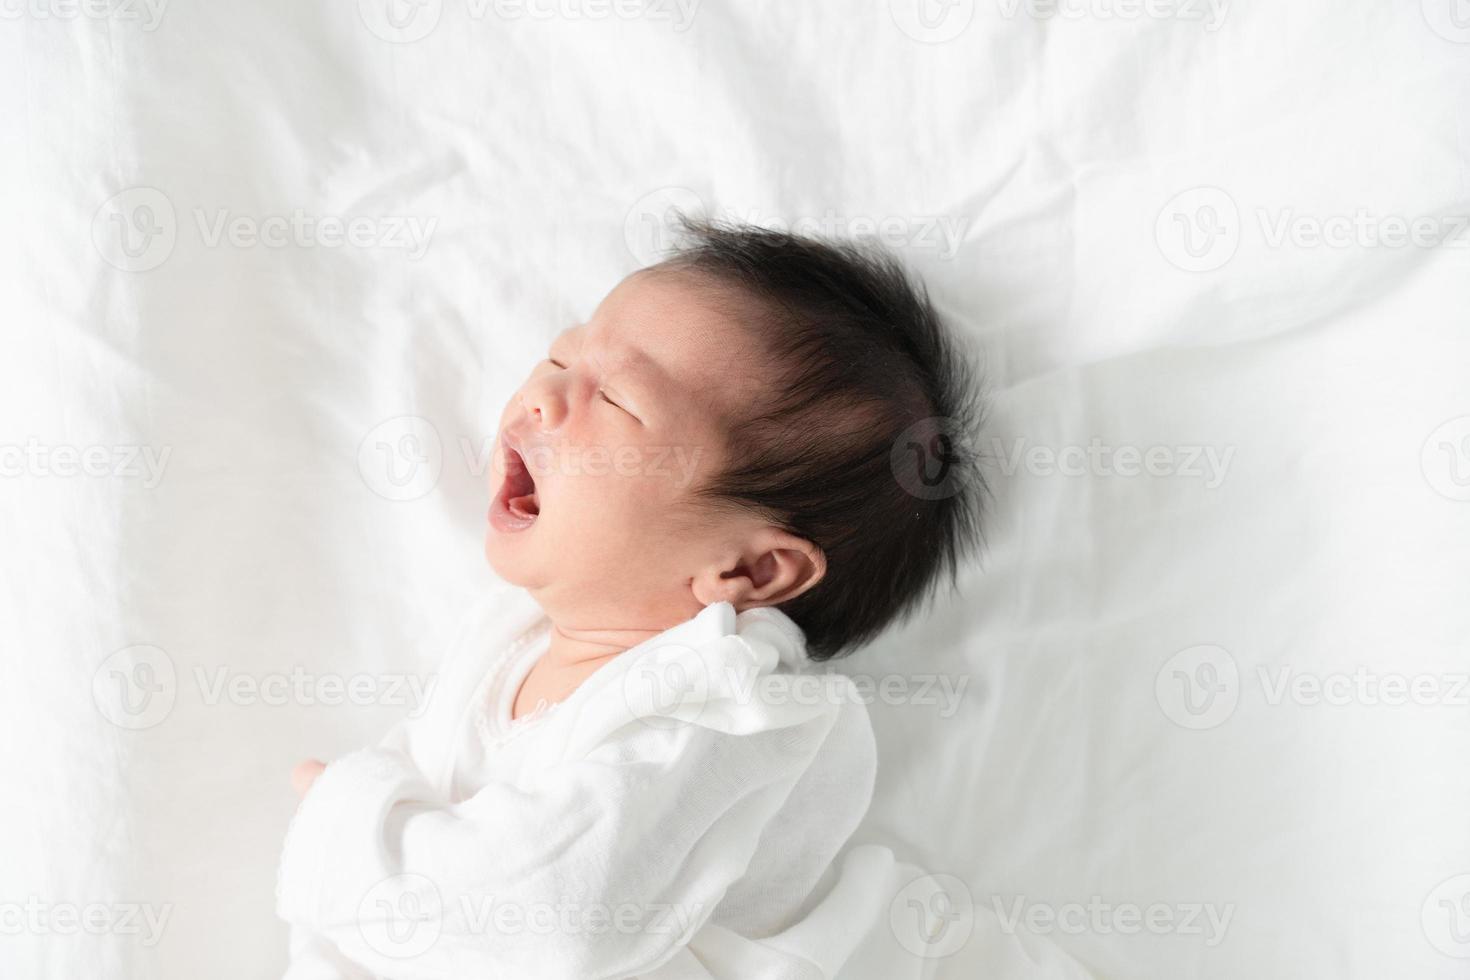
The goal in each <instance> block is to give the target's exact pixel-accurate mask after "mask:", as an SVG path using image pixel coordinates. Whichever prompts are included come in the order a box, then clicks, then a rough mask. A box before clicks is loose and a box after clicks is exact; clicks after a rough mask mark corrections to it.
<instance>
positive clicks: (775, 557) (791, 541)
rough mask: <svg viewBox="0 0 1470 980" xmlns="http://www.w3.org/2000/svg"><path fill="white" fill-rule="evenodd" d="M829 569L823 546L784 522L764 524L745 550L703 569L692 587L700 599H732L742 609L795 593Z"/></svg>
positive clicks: (792, 596)
mask: <svg viewBox="0 0 1470 980" xmlns="http://www.w3.org/2000/svg"><path fill="white" fill-rule="evenodd" d="M826 574H827V557H826V555H824V554H822V549H821V548H818V547H817V546H816V545H814V544H812V543H811V542H810V541H808V540H806V539H805V538H801V537H797V536H796V535H794V534H790V533H788V532H786V531H783V530H781V529H780V528H777V527H764V528H761V529H760V530H759V531H757V532H756V534H755V535H754V536H753V537H752V539H751V541H750V542H749V543H748V545H747V547H746V548H745V550H744V551H743V552H742V553H740V554H739V555H736V556H733V557H732V558H730V559H729V560H727V561H726V562H724V563H721V564H714V565H711V566H709V567H708V568H705V569H703V570H701V571H700V573H699V574H698V575H696V576H694V579H693V582H692V583H691V587H692V588H693V590H694V597H695V598H696V599H697V600H699V602H700V603H701V604H702V605H706V606H707V605H709V604H710V603H712V602H728V603H730V604H731V605H733V606H734V607H735V610H736V611H737V612H741V611H744V610H746V609H753V608H755V607H757V606H779V605H780V604H781V603H783V602H787V601H789V600H791V599H795V598H796V597H797V596H799V595H801V594H802V593H803V592H805V591H807V590H808V589H810V588H812V587H813V586H815V585H816V584H817V583H818V582H820V581H821V580H822V577H823V576H824V575H826Z"/></svg>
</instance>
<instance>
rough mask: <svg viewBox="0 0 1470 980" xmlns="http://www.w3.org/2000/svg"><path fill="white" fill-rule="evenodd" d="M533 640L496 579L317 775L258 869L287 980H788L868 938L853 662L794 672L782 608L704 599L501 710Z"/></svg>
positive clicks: (883, 894)
mask: <svg viewBox="0 0 1470 980" xmlns="http://www.w3.org/2000/svg"><path fill="white" fill-rule="evenodd" d="M548 636H549V623H548V622H547V621H546V619H545V618H544V617H543V616H542V615H541V613H540V610H539V609H538V608H536V607H535V604H534V603H533V602H532V601H531V600H530V599H529V597H528V596H526V595H525V594H524V593H522V592H521V591H520V590H506V591H502V592H500V593H497V594H496V596H495V597H493V598H491V599H489V600H487V601H486V602H484V603H483V604H482V605H481V606H480V608H479V609H478V610H477V612H476V613H475V614H474V615H473V616H471V617H470V619H469V621H468V623H467V625H466V627H465V628H464V629H462V630H461V632H460V635H459V637H458V638H457V639H456V641H455V643H454V646H453V648H452V650H451V653H450V656H449V657H448V659H447V660H446V662H445V664H444V667H443V668H442V670H441V673H440V675H439V676H438V678H437V680H436V683H435V687H434V691H433V694H432V696H431V698H430V702H429V705H428V707H427V709H426V710H425V712H424V713H423V715H422V716H420V717H418V718H416V719H412V720H410V721H407V722H404V723H402V724H400V725H399V726H398V727H397V728H395V729H394V730H393V731H392V732H391V733H390V734H389V736H388V737H387V738H386V739H385V740H384V741H383V742H382V743H381V744H380V745H378V746H377V747H374V748H369V749H364V750H361V751H358V752H354V753H352V754H350V755H347V756H344V757H342V758H340V759H338V760H337V761H335V762H333V763H331V764H330V765H329V766H328V767H327V769H326V771H325V772H324V773H323V774H322V775H321V776H320V777H319V778H318V779H317V781H316V783H315V785H314V786H313V787H312V789H311V790H310V792H308V794H307V795H306V797H305V799H304V800H303V801H302V805H301V808H300V810H299V811H298V812H297V814H296V816H295V818H294V819H293V821H292V825H291V829H290V831H289V832H288V834H287V839H286V843H285V846H284V851H283V854H282V859H281V866H280V872H279V881H278V886H277V911H278V912H279V914H280V915H281V917H282V918H283V919H285V920H286V921H287V922H288V923H290V924H291V926H292V962H291V966H290V967H289V969H288V971H287V974H286V976H287V978H288V980H344V978H352V980H356V978H365V977H389V978H404V980H418V978H440V980H450V978H466V980H468V978H499V977H509V978H533V980H556V978H563V977H564V978H577V980H596V978H621V977H653V978H657V980H673V978H678V977H691V978H693V977H701V978H705V977H720V978H725V977H729V978H736V977H739V978H745V980H748V978H772V980H774V978H803V980H805V978H825V977H832V976H836V975H837V974H838V972H839V970H841V968H842V967H843V964H844V962H845V961H847V960H848V959H849V958H850V957H852V958H867V954H866V950H867V949H868V948H869V947H871V943H870V942H869V937H870V936H871V934H872V933H873V932H874V931H875V930H882V931H887V922H886V919H887V916H888V908H889V900H890V899H891V898H892V897H893V896H894V894H895V893H896V891H897V889H899V888H901V887H902V885H903V880H902V875H903V874H904V870H903V868H904V866H901V865H896V864H895V862H894V860H893V856H892V854H891V853H890V852H889V851H888V850H887V849H886V848H881V847H874V846H865V847H857V848H853V849H851V850H850V851H849V852H848V853H847V854H846V855H845V857H844V860H843V861H842V862H841V870H840V874H839V873H838V871H837V869H835V868H834V860H835V859H836V858H837V857H838V854H839V851H841V850H842V848H843V845H844V844H845V843H846V842H847V840H848V838H849V837H850V836H851V834H852V832H853V830H854V829H855V828H856V827H857V825H858V822H859V820H860V819H861V818H862V816H863V814H864V812H865V811H866V809H867V807H868V804H869V801H870V798H871V794H872V789H873V780H874V774H875V766H876V762H875V760H876V756H875V750H874V744H873V735H872V730H871V727H870V725H869V722H868V717H867V712H866V709H865V708H864V707H863V705H862V704H861V703H860V700H859V699H858V698H857V697H856V692H855V690H854V688H853V686H852V683H851V681H849V680H848V679H847V678H845V677H842V676H841V675H838V674H833V673H825V672H815V671H811V670H809V669H807V670H804V669H803V668H808V667H809V664H808V661H807V660H806V656H805V642H804V638H803V636H802V632H801V630H800V629H799V628H798V627H797V626H796V624H795V623H794V622H793V621H792V620H791V619H790V618H789V617H787V616H786V615H785V614H783V613H781V612H780V611H779V610H775V609H750V610H747V611H745V612H742V613H739V614H737V613H736V612H735V610H734V608H733V607H732V606H731V605H730V604H729V603H715V604H713V605H710V606H707V607H706V608H705V609H704V610H703V611H701V612H700V613H699V614H698V615H696V616H695V617H693V618H692V619H690V620H688V621H686V622H684V623H682V624H680V625H678V626H676V627H674V628H672V629H670V630H667V631H666V632H664V633H662V634H660V635H659V636H657V637H655V638H653V639H651V640H648V641H646V642H644V643H642V644H639V645H638V646H636V647H633V648H632V649H630V650H628V651H626V652H625V653H623V654H620V655H619V656H618V657H616V658H614V659H613V660H611V661H610V662H608V663H607V664H606V665H604V666H603V667H601V668H600V669H599V670H597V671H596V672H595V673H594V674H592V675H591V677H589V678H588V679H587V680H586V681H584V682H583V683H582V685H581V686H580V687H578V688H577V689H576V691H574V692H573V693H572V694H571V695H570V696H569V697H568V698H567V699H566V700H565V701H564V702H562V703H560V704H557V705H553V706H551V707H549V708H542V709H539V710H538V711H537V712H535V713H533V714H532V715H531V716H527V717H525V718H522V719H518V720H516V721H511V719H510V706H511V703H512V700H513V698H514V697H515V694H516V692H517V690H518V688H519V685H520V681H521V680H522V679H523V678H524V677H525V675H526V672H527V671H528V670H529V669H530V667H531V665H532V663H533V662H534V661H535V660H536V659H537V658H538V657H539V656H540V655H541V654H542V653H543V652H544V651H545V649H546V644H547V641H548ZM855 951H858V952H859V955H858V957H854V956H853V954H854V952H855ZM867 965H868V966H873V965H875V964H872V963H869V964H867ZM920 965H921V964H919V963H918V962H917V961H911V962H909V963H908V964H906V968H905V969H903V970H902V971H900V972H894V970H896V969H897V968H896V967H895V968H893V969H890V968H887V967H885V968H884V969H885V970H887V971H888V972H886V973H885V974H882V975H885V976H897V975H917V974H918V973H919V972H923V971H920V970H919V969H918V967H919V966H920ZM864 972H867V971H864Z"/></svg>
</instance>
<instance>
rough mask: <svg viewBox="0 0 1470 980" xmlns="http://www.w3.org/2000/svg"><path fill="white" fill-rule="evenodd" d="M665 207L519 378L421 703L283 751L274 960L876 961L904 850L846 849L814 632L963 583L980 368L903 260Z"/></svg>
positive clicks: (860, 725)
mask: <svg viewBox="0 0 1470 980" xmlns="http://www.w3.org/2000/svg"><path fill="white" fill-rule="evenodd" d="M686 230H687V232H688V240H687V242H686V244H685V245H684V247H683V248H682V249H681V250H680V251H678V252H677V253H676V254H675V255H674V256H673V257H672V258H671V259H669V260H668V261H665V262H663V263H662V264H660V265H657V266H654V267H652V268H649V269H645V270H643V271H641V272H638V273H636V274H634V275H632V276H630V277H629V278H628V279H626V280H624V281H623V282H622V283H621V284H620V285H618V286H617V288H616V289H614V290H613V291H612V293H610V294H609V295H608V296H607V297H606V298H605V299H604V300H603V302H602V304H601V306H599V307H598V309H597V310H596V312H595V313H594V314H593V316H592V317H591V319H589V320H588V321H587V322H586V323H584V324H580V325H577V326H575V327H573V328H571V329H569V330H566V331H565V332H563V333H562V334H561V335H560V336H558V337H557V338H556V339H555V341H554V342H553V343H552V344H551V348H550V351H549V353H548V356H547V358H546V359H545V360H544V361H542V362H541V363H539V364H538V365H537V366H536V367H535V368H534V369H533V370H532V371H531V374H530V376H529V377H528V378H527V379H526V381H525V383H524V384H523V385H522V386H521V388H520V389H519V390H518V391H517V392H516V393H515V395H514V396H513V397H512V398H511V399H510V402H509V404H507V405H506V407H505V410H504V412H503V414H502V416H501V419H500V426H499V438H498V442H497V446H496V451H495V464H494V471H493V476H492V487H491V490H492V493H493V498H492V502H491V505H490V512H489V520H488V523H489V527H488V530H487V533H486V539H485V554H486V557H487V558H488V559H489V562H490V565H491V566H492V567H493V568H494V570H495V572H496V573H497V575H498V576H499V578H500V579H502V580H503V581H504V583H506V585H505V586H504V587H503V588H502V589H501V590H500V591H499V592H497V593H495V594H494V595H492V596H489V597H487V599H486V601H485V602H484V603H483V604H482V605H481V607H480V608H479V609H478V610H477V611H476V613H475V614H474V615H472V616H471V617H470V618H469V620H468V622H467V624H466V626H465V627H464V628H463V629H462V630H461V632H460V635H459V637H458V638H457V639H456V641H455V643H454V645H453V648H452V649H451V651H450V654H449V657H448V659H447V660H446V662H445V666H444V667H443V668H442V670H441V672H440V674H439V677H438V681H437V683H436V685H435V689H434V693H433V697H432V698H431V701H430V704H429V707H428V708H427V710H426V711H425V713H424V714H423V715H422V717H419V718H417V719H414V720H411V721H408V722H405V723H403V724H401V725H400V726H399V727H398V728H396V729H395V730H394V731H393V732H392V733H390V734H389V736H388V737H387V738H386V739H385V740H384V742H383V743H381V744H380V745H378V746H377V747H374V748H370V749H365V750H362V751H359V752H355V753H352V754H350V755H347V756H345V757H343V758H341V759H338V760H337V761H335V762H333V763H331V764H330V765H327V766H323V764H322V763H319V762H315V761H313V762H307V763H303V764H302V765H301V766H299V767H297V770H296V773H295V774H294V776H295V782H296V785H297V789H298V791H300V792H301V793H302V794H303V799H302V803H301V806H300V809H299V810H298V812H297V814H296V817H295V818H294V820H293V822H292V826H291V829H290V831H289V833H288V835H287V839H286V844H285V847H284V853H283V856H282V861H281V868H280V876H279V883H278V895H277V907H278V911H279V913H280V915H281V916H282V917H283V918H284V919H285V920H286V921H287V922H289V923H290V924H291V926H292V963H291V967H290V969H289V971H288V973H287V976H288V977H289V978H290V980H308V978H322V980H325V978H344V977H353V978H357V977H373V976H385V977H405V978H407V977H412V978H417V977H425V978H428V977H435V978H466V980H468V978H470V977H476V978H478V977H484V978H491V977H523V978H536V980H549V978H559V977H566V978H573V977H575V978H579V980H591V978H601V977H607V978H615V977H629V976H648V977H659V978H672V977H712V976H714V977H803V978H806V977H828V976H835V975H837V974H838V973H839V971H842V970H844V965H845V964H847V965H849V966H850V965H851V963H853V962H857V961H863V962H865V963H866V964H867V965H868V966H869V967H873V965H874V960H873V959H872V958H873V957H874V956H876V955H878V954H877V953H876V952H875V951H876V950H877V949H878V946H879V944H880V939H881V937H879V938H875V933H877V932H883V933H886V932H888V922H887V920H888V915H889V902H890V900H892V899H893V898H894V896H895V895H896V894H897V892H898V890H899V889H900V888H902V887H903V886H904V884H905V883H906V880H907V879H905V878H904V872H903V870H902V867H901V866H899V865H896V864H895V862H894V860H893V857H892V855H891V854H889V852H888V851H887V850H886V849H884V848H877V847H873V846H864V847H852V848H848V849H847V851H846V853H845V854H843V853H842V852H843V848H844V845H845V844H847V842H848V839H849V837H850V836H851V835H852V833H853V831H854V830H855V829H856V827H857V825H858V822H859V821H860V819H861V818H862V816H863V814H864V812H865V811H866V809H867V807H868V804H869V801H870V797H871V793H872V787H873V780H874V774H875V769H876V754H875V750H874V745H873V737H872V731H871V728H870V726H869V722H868V718H867V714H866V710H865V709H864V707H863V705H862V703H861V700H860V698H859V697H858V696H857V693H856V690H855V688H854V686H853V684H852V682H851V681H849V680H847V679H846V678H844V677H842V675H840V674H837V673H835V672H831V671H826V670H820V669H817V668H816V667H814V666H813V662H818V661H824V660H828V659H830V658H832V657H835V656H838V655H840V654H842V653H845V652H848V651H850V650H852V649H853V648H855V647H857V646H859V645H861V644H862V643H863V642H864V641H866V640H868V639H870V638H872V637H873V636H874V635H875V634H877V633H878V632H879V631H880V630H882V629H883V628H884V627H885V626H887V625H889V624H891V623H893V622H895V621H897V620H900V619H902V618H903V617H905V616H907V615H908V614H909V613H911V612H912V611H913V610H915V609H916V608H917V607H918V606H920V605H921V604H922V603H923V602H924V601H925V599H926V597H927V596H928V595H930V593H931V592H932V590H933V587H934V586H935V585H936V583H938V582H940V581H941V580H943V579H945V578H946V577H947V578H948V579H949V580H950V581H951V582H953V579H954V575H955V572H956V569H957V567H958V564H959V562H960V560H961V559H962V557H963V556H964V555H965V554H966V553H967V551H969V550H970V549H971V548H972V547H973V545H974V544H975V541H976V535H977V529H978V511H979V497H980V494H981V491H982V489H983V488H982V486H981V481H980V477H979V472H978V468H977V467H976V465H975V460H974V458H973V457H972V455H970V454H969V453H968V451H967V446H969V445H970V444H972V440H971V439H970V438H969V434H970V433H971V432H972V426H973V425H974V423H975V422H976V412H977V398H978V396H977V393H976V391H975V389H974V386H973V382H972V376H971V373H970V371H969V370H968V367H967V362H966V361H965V360H964V359H963V358H961V357H960V356H959V354H958V352H957V350H956V348H955V346H954V344H953V341H952V340H951V338H950V337H949V335H948V334H947V333H946V331H945V329H944V327H943V325H942V323H941V322H940V320H939V318H938V316H937V315H936V313H935V311H934V309H933V307H932V306H931V305H930V303H929V301H928V299H927V298H926V296H925V294H924V293H923V291H922V289H919V288H916V287H915V286H914V285H913V284H912V283H911V281H910V280H909V278H908V277H907V276H906V275H905V274H904V273H903V272H902V271H901V269H900V268H899V266H898V265H897V264H896V263H894V262H893V261H892V260H891V259H889V258H886V257H884V256H882V255H881V254H878V253H875V252H872V251H869V250H865V249H861V248H858V247H855V246H850V245H837V244H828V243H823V242H818V241H815V240H811V239H806V238H800V237H795V236H791V235H786V234H781V233H776V232H770V231H764V230H757V229H752V228H748V227H740V226H731V225H713V224H692V223H691V224H689V225H688V226H687V228H686ZM691 465H692V471H691ZM888 941H889V943H890V944H891V939H889V940H888ZM916 963H917V961H913V962H910V963H909V964H908V967H907V969H908V970H910V971H914V970H916V969H917V966H916ZM882 969H883V970H885V971H888V972H886V973H885V974H884V975H886V976H898V975H901V971H902V970H903V969H904V967H903V966H902V965H896V966H892V967H887V966H885V967H883V968H882Z"/></svg>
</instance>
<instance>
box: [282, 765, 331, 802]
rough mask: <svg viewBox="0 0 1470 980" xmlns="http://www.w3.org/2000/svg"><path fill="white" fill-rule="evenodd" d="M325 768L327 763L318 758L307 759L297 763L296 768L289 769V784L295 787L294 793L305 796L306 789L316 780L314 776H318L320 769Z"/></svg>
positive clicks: (320, 772)
mask: <svg viewBox="0 0 1470 980" xmlns="http://www.w3.org/2000/svg"><path fill="white" fill-rule="evenodd" d="M326 768H327V764H326V763H325V762H322V761H321V760H320V759H307V760H306V761H305V762H301V763H298V764H297V766H296V768H295V769H292V770H291V785H292V786H294V787H295V788H296V795H297V796H305V795H306V791H307V790H309V789H311V784H312V783H314V782H316V777H318V776H320V775H321V774H322V770H323V769H326Z"/></svg>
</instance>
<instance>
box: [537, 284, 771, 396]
mask: <svg viewBox="0 0 1470 980" xmlns="http://www.w3.org/2000/svg"><path fill="white" fill-rule="evenodd" d="M741 306H742V304H740V303H739V302H738V301H737V300H736V299H735V298H733V297H732V296H731V295H730V293H729V291H728V290H720V289H718V288H716V287H713V286H711V285H707V284H705V283H703V282H700V281H698V280H697V279H695V278H694V277H692V276H688V275H682V274H678V273H674V272H669V271H664V270H644V271H643V272H640V273H635V274H634V275H632V276H629V277H628V278H627V279H624V280H623V281H622V282H621V283H619V284H618V285H617V287H616V288H614V289H613V291H612V292H610V293H608V295H607V296H606V297H605V298H604V299H603V301H602V303H601V304H600V305H599V306H598V308H597V310H596V311H595V312H594V313H593V315H592V316H591V317H590V318H588V320H587V321H586V322H585V323H580V324H576V325H574V326H572V327H569V328H567V329H566V330H565V331H563V332H562V333H561V334H560V335H559V336H558V337H557V338H556V340H555V341H553V343H552V349H553V351H556V350H560V349H561V348H562V346H563V345H564V346H565V347H566V348H567V349H568V350H569V351H575V350H580V349H584V348H585V349H587V350H588V351H589V352H592V353H594V354H595V355H596V356H597V357H598V359H599V360H600V361H601V362H602V363H603V365H604V367H606V368H607V369H608V370H609V371H612V370H625V371H628V372H630V373H637V374H639V375H640V376H642V377H646V378H647V379H649V381H650V383H653V384H658V385H660V386H663V387H667V388H670V389H678V390H680V391H682V392H685V393H691V394H694V395H696V396H698V397H699V398H700V399H701V400H705V401H708V400H710V399H711V398H714V400H715V401H716V403H717V404H718V403H720V402H722V401H725V400H726V399H725V398H721V397H719V395H721V394H723V395H724V396H726V398H728V397H729V396H734V397H735V399H736V404H733V405H728V406H726V407H729V408H734V407H738V405H740V404H744V403H747V402H748V401H749V399H750V398H751V397H754V395H755V393H756V391H757V390H759V389H758V388H757V387H756V386H757V385H758V384H759V383H761V382H762V377H763V375H764V374H765V372H764V371H763V370H762V369H761V366H760V363H759V361H760V358H759V351H758V347H757V342H756V338H755V335H754V334H753V332H752V330H751V329H750V327H749V326H748V325H747V324H745V323H743V322H742V318H741V315H740V314H741Z"/></svg>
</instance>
